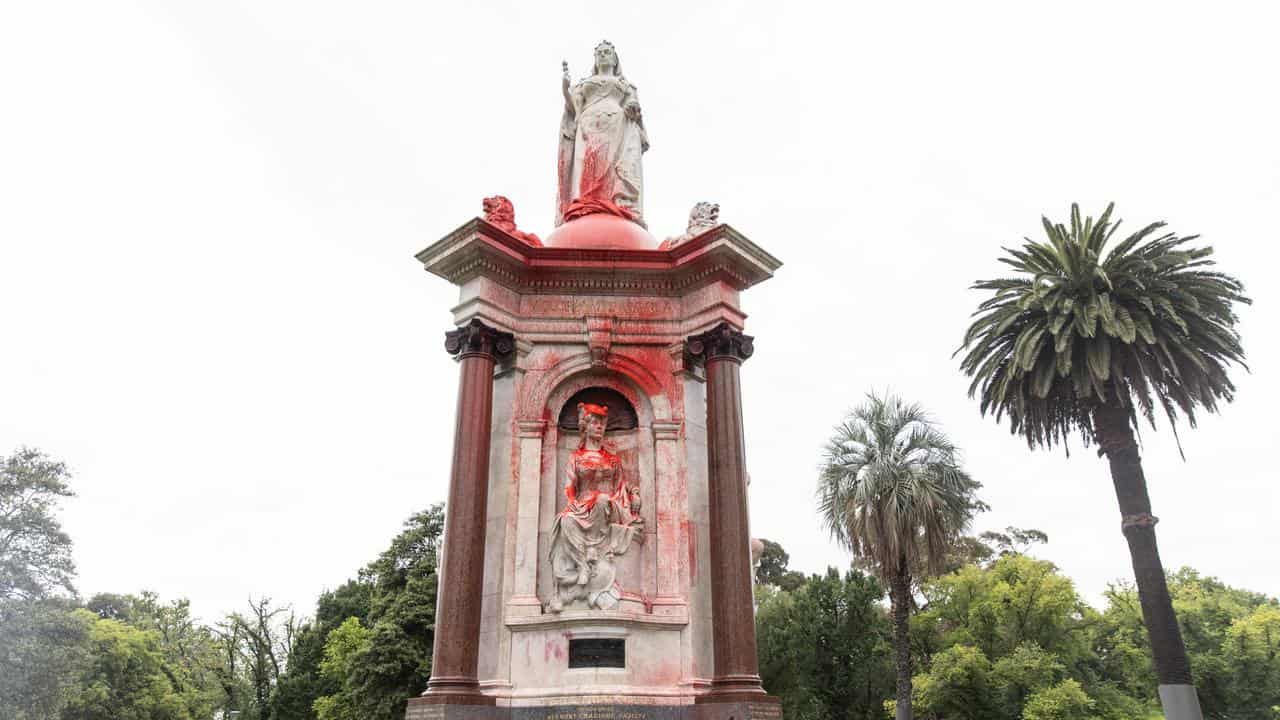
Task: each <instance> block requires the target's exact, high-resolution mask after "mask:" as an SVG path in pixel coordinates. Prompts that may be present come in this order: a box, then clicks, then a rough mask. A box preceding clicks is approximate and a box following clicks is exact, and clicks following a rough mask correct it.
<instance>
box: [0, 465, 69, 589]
mask: <svg viewBox="0 0 1280 720" xmlns="http://www.w3.org/2000/svg"><path fill="white" fill-rule="evenodd" d="M69 479H70V473H69V472H68V471H67V466H66V465H65V464H63V463H60V462H56V461H54V460H51V459H50V458H49V457H48V456H46V455H45V454H44V453H42V452H40V451H39V450H33V449H31V448H18V449H17V450H16V451H15V452H14V453H13V454H12V455H10V456H8V457H0V599H8V600H12V599H23V598H26V599H30V598H41V597H47V596H49V595H51V594H55V593H59V592H61V593H66V594H74V593H75V587H74V586H73V584H72V581H73V579H74V578H75V572H76V568H75V563H74V562H72V560H71V537H70V536H68V535H67V534H66V533H65V532H63V530H62V525H61V523H59V522H58V518H57V517H56V513H57V510H58V504H59V502H60V501H61V500H62V499H63V498H69V497H72V496H74V493H73V492H71V487H70V486H69V485H68V480H69Z"/></svg>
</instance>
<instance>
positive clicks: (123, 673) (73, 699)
mask: <svg viewBox="0 0 1280 720" xmlns="http://www.w3.org/2000/svg"><path fill="white" fill-rule="evenodd" d="M76 614H77V615H78V616H79V617H82V618H85V619H86V620H87V621H88V622H90V623H92V624H91V626H90V628H89V647H90V660H89V663H88V667H87V669H86V670H85V671H84V672H83V673H82V675H81V676H80V678H79V679H78V681H77V682H76V683H75V686H74V688H73V689H72V690H71V691H70V693H69V695H68V698H67V704H66V706H65V707H64V708H63V710H62V714H61V718H62V720H195V718H197V717H198V716H197V715H196V714H195V713H196V712H201V710H200V709H199V708H198V707H193V706H192V705H193V703H192V702H191V700H192V698H190V697H189V696H187V695H186V694H184V693H183V692H182V689H181V688H180V687H179V683H178V682H176V681H175V679H174V678H173V677H172V673H171V670H170V668H168V667H166V664H165V661H164V654H163V651H162V649H161V647H160V636H159V633H158V632H156V631H154V630H140V629H138V628H135V627H131V626H129V625H126V624H124V623H122V622H120V621H118V620H104V619H102V618H99V617H97V616H95V615H93V613H90V612H89V611H88V610H77V611H76Z"/></svg>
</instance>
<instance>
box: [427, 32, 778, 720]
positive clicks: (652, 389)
mask: <svg viewBox="0 0 1280 720" xmlns="http://www.w3.org/2000/svg"><path fill="white" fill-rule="evenodd" d="M562 92H563V96H564V102H565V104H564V114H563V117H562V119H561V123H560V152H559V165H558V178H559V187H558V196H559V197H558V202H557V206H556V215H555V219H556V223H555V228H554V230H552V231H551V232H550V233H549V234H548V235H546V236H545V239H539V238H538V236H536V235H533V234H530V233H527V232H523V231H521V230H519V229H518V228H517V227H516V222H515V210H514V208H513V207H512V204H511V202H510V201H509V200H507V199H506V198H504V197H502V196H495V197H491V198H487V199H485V201H484V203H483V209H484V217H478V218H475V219H473V220H471V221H469V222H467V223H465V224H463V225H462V226H461V227H459V228H458V229H456V230H454V231H453V232H451V233H449V234H448V235H446V236H445V237H444V238H443V239H441V240H439V241H438V242H436V243H435V244H433V245H431V246H430V247H428V248H427V249H426V250H423V251H422V252H420V253H418V255H417V259H418V260H419V261H421V262H422V264H423V265H424V266H425V268H426V270H427V271H428V272H430V273H432V274H435V275H438V276H440V277H443V278H445V279H446V280H448V281H450V282H452V283H454V284H455V285H457V286H458V287H459V289H460V298H459V301H458V304H457V305H456V306H454V308H453V316H454V317H453V320H454V322H453V329H451V330H449V331H448V332H446V333H445V350H446V351H448V352H449V353H450V354H452V355H453V356H455V357H456V358H457V360H458V364H459V371H460V382H459V388H458V404H457V411H456V412H457V415H456V425H455V434H454V445H453V460H452V472H451V475H450V481H449V482H450V484H449V500H448V506H447V510H446V527H445V537H444V546H443V551H442V561H441V581H440V590H439V599H438V602H437V606H436V608H437V621H436V631H435V647H434V658H433V665H432V675H431V678H430V680H429V683H428V687H427V691H426V692H425V693H423V695H422V696H420V697H416V698H412V699H411V700H410V701H409V708H408V711H407V719H408V720H426V719H428V718H431V719H433V720H435V719H449V718H455V717H457V718H461V717H467V718H500V719H501V720H647V719H648V718H662V719H663V720H686V719H687V720H731V719H732V720H751V719H752V718H778V717H779V716H780V712H779V706H778V704H777V702H776V700H775V699H774V698H773V697H771V696H769V695H767V694H766V693H765V692H764V690H763V689H762V688H761V685H760V677H759V673H758V670H757V663H756V641H755V624H754V615H753V607H752V566H751V562H752V560H751V546H750V540H749V535H748V529H747V483H746V471H745V453H744V447H743V425H742V422H743V419H742V403H741V383H740V380H739V367H740V366H741V364H742V362H743V361H744V360H746V359H747V358H749V357H751V354H752V351H753V345H752V338H751V336H749V335H745V334H743V332H742V330H743V324H744V321H745V319H746V315H745V313H743V311H742V309H741V307H740V304H739V297H740V294H741V292H742V291H743V290H746V289H747V288H749V287H751V286H753V285H755V284H756V283H759V282H762V281H764V280H767V279H768V278H769V277H771V276H772V274H773V272H774V271H775V270H777V269H778V267H779V266H780V263H779V262H778V260H777V259H775V258H774V257H773V256H772V255H770V254H769V253H767V252H765V251H764V250H762V249H760V248H759V247H758V246H757V245H755V244H754V243H752V242H751V241H750V240H748V239H747V238H746V237H744V236H743V235H742V234H741V233H739V232H738V231H736V230H734V229H733V228H731V227H729V226H728V225H725V224H723V223H721V222H719V206H718V205H714V204H712V203H699V204H698V205H696V206H695V208H694V211H693V213H692V214H691V216H690V222H689V225H688V227H687V228H686V229H685V230H684V232H683V233H682V234H678V235H675V236H672V237H670V238H669V239H668V240H667V241H665V242H663V243H662V244H659V243H658V241H657V240H655V239H654V237H653V236H652V235H650V234H649V231H648V230H647V228H646V225H645V221H644V208H643V183H642V178H643V173H642V165H643V162H642V160H643V154H644V153H645V152H646V151H647V150H648V148H649V141H648V135H647V133H646V131H645V127H644V123H643V119H642V116H641V113H640V104H639V100H638V96H637V93H636V87H635V86H634V85H632V84H631V82H630V81H629V80H627V79H626V77H625V76H623V74H622V69H621V63H620V62H619V60H618V54H617V51H616V50H615V49H614V47H613V46H612V45H610V44H609V43H607V42H605V43H601V44H600V45H599V46H597V47H596V50H595V57H594V62H593V65H592V71H591V75H590V76H589V77H586V78H584V79H582V80H580V81H578V82H576V83H575V82H573V81H572V78H571V77H570V76H569V71H568V66H567V64H566V65H565V66H564V78H563V82H562ZM676 232H679V231H676Z"/></svg>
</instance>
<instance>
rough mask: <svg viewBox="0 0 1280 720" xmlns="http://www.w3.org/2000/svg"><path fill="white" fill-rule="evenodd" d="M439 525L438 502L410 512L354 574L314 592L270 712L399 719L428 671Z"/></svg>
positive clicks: (306, 718)
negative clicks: (312, 610)
mask: <svg viewBox="0 0 1280 720" xmlns="http://www.w3.org/2000/svg"><path fill="white" fill-rule="evenodd" d="M443 530H444V508H443V506H441V505H436V506H433V507H431V508H429V509H428V510H426V511H423V512H419V513H415V514H414V515H413V516H412V517H410V518H409V519H408V520H407V521H406V522H405V525H404V529H403V530H402V531H401V532H400V534H399V535H397V536H396V537H395V538H394V539H393V540H392V541H391V545H390V546H389V547H388V548H387V549H386V550H385V551H383V552H382V554H381V555H379V556H378V558H377V559H376V560H374V561H373V562H371V563H369V565H367V566H365V567H364V568H363V569H362V570H361V571H360V573H359V578H358V579H357V580H355V581H351V582H348V583H347V584H346V585H343V586H342V587H341V588H339V589H338V590H337V591H334V592H332V593H326V594H325V595H323V596H322V597H321V600H320V603H319V605H318V606H317V613H316V619H315V620H314V621H313V622H312V623H310V624H308V625H306V626H304V627H303V628H302V629H301V630H300V631H299V633H298V643H296V644H295V646H294V647H295V652H294V653H293V655H291V657H294V658H297V659H298V660H299V661H300V662H299V663H298V664H296V665H294V666H293V667H292V668H291V669H290V670H289V671H288V672H286V673H285V674H284V675H282V676H281V678H280V682H279V683H277V686H276V696H275V697H274V698H273V700H272V707H273V714H272V717H273V718H276V719H277V720H311V719H312V718H321V719H325V718H361V719H362V720H365V719H367V720H380V719H382V718H386V719H387V720H393V719H394V720H400V718H403V716H404V709H405V703H406V701H407V700H408V698H410V697H413V696H415V695H418V694H420V693H421V692H422V691H423V690H425V689H426V684H427V679H428V677H429V676H430V673H431V649H432V643H433V642H434V639H435V635H434V632H435V601H436V589H437V582H438V579H437V577H436V569H437V564H438V560H439V548H440V539H441V535H442V533H443ZM307 700H310V702H309V704H308V703H307Z"/></svg>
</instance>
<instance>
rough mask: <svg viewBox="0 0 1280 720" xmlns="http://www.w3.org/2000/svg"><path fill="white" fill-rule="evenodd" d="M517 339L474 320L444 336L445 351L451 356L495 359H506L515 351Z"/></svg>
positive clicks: (476, 319)
mask: <svg viewBox="0 0 1280 720" xmlns="http://www.w3.org/2000/svg"><path fill="white" fill-rule="evenodd" d="M515 345H516V341H515V337H514V336H513V335H512V334H511V333H508V332H502V331H501V330H495V329H493V328H491V327H489V326H488V325H485V324H484V323H482V322H480V320H479V319H478V318H472V319H471V322H469V323H467V324H466V325H463V326H462V327H460V328H457V329H456V330H449V331H446V332H445V334H444V349H445V351H446V352H448V353H449V354H450V355H457V356H459V357H465V356H467V355H488V356H490V357H492V358H493V359H495V360H497V359H498V358H501V357H505V356H507V355H510V354H511V351H512V350H514V349H515Z"/></svg>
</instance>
